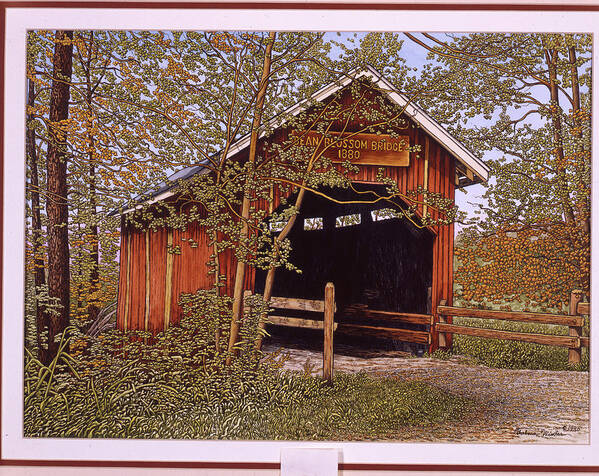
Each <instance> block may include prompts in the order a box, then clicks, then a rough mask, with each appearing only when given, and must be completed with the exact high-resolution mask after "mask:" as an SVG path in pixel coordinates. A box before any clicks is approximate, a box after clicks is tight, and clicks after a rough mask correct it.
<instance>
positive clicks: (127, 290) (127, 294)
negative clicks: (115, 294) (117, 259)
mask: <svg viewBox="0 0 599 476" xmlns="http://www.w3.org/2000/svg"><path fill="white" fill-rule="evenodd" d="M132 238H133V233H131V232H129V233H127V277H126V278H125V316H124V317H123V330H124V331H125V332H127V330H129V308H130V307H131V239H132Z"/></svg>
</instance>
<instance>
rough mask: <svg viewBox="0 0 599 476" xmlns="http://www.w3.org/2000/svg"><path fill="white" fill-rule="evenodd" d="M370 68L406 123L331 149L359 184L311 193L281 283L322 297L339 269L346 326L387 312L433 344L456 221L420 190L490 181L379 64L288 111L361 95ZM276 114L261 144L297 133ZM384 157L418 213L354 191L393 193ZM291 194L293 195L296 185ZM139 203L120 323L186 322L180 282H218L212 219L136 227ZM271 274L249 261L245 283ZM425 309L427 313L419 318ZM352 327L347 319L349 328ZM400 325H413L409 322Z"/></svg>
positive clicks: (234, 151)
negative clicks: (212, 263)
mask: <svg viewBox="0 0 599 476" xmlns="http://www.w3.org/2000/svg"><path fill="white" fill-rule="evenodd" d="M364 80H366V81H367V84H369V85H371V86H372V87H373V91H374V92H373V94H379V95H382V96H384V100H385V101H387V102H389V103H390V104H393V105H395V106H399V107H400V108H403V112H402V118H403V119H404V120H405V121H404V122H405V124H407V127H402V128H401V130H398V131H397V135H395V134H392V135H385V134H382V135H381V134H380V133H379V134H378V135H376V134H366V133H361V134H357V135H354V136H352V137H353V139H354V141H352V142H351V143H348V142H346V143H345V144H344V145H343V144H340V145H339V147H338V148H337V149H334V154H337V155H339V158H341V156H342V154H345V158H349V159H350V162H352V164H353V165H355V166H357V169H356V170H355V171H353V172H351V174H350V177H351V181H352V185H353V186H352V187H351V188H348V189H330V190H326V194H327V195H328V196H329V197H333V198H334V199H335V200H334V201H331V200H329V199H326V198H323V197H322V196H321V195H318V194H315V193H311V192H308V193H307V194H306V197H305V199H304V202H303V204H302V207H301V209H300V212H299V215H298V217H297V220H296V222H295V225H294V227H293V229H292V231H291V233H290V235H289V239H290V240H291V243H292V244H293V251H292V254H291V261H292V262H293V263H294V264H296V265H297V266H298V267H299V268H300V269H301V270H302V274H297V273H294V272H290V271H284V270H282V271H278V272H277V279H276V282H275V286H274V290H273V295H274V296H283V297H294V298H304V299H322V293H323V289H324V285H325V283H326V282H328V281H332V282H333V283H334V284H335V287H336V299H337V309H338V311H337V314H336V317H335V319H336V320H337V321H338V322H339V323H340V327H339V328H338V330H342V328H343V326H342V325H341V324H342V323H343V322H348V323H349V322H356V319H358V320H360V321H361V322H362V323H363V324H364V321H366V324H368V323H369V322H373V323H375V322H376V323H379V324H381V322H382V323H383V324H384V325H386V326H387V327H380V328H381V329H383V328H388V329H391V327H392V328H394V329H398V330H397V331H394V330H389V331H388V334H389V338H393V339H397V340H405V341H411V342H417V343H421V344H425V345H427V346H428V348H429V350H434V349H435V348H437V347H438V336H437V335H435V333H434V332H432V331H431V329H432V328H433V327H432V326H431V325H430V324H432V322H434V321H435V320H436V319H437V316H436V315H435V309H436V307H437V305H438V304H439V303H440V302H441V301H442V300H445V301H446V302H447V304H448V305H451V303H452V294H453V241H454V226H453V224H443V225H440V224H435V225H432V226H422V224H423V219H424V225H426V223H428V221H427V220H426V218H425V217H430V219H432V220H434V219H435V218H439V217H438V216H437V212H436V210H435V209H434V207H431V206H430V205H427V204H426V203H424V204H423V203H422V201H423V200H422V198H423V193H422V192H423V191H426V192H429V193H431V194H438V196H439V197H444V198H446V199H449V200H450V201H453V199H454V194H455V190H456V188H461V187H466V186H469V185H472V184H475V183H481V182H485V181H486V180H487V178H488V168H487V167H486V166H485V165H484V163H483V162H482V161H481V160H479V159H478V158H477V157H475V156H474V155H473V154H472V153H471V152H470V151H469V150H468V149H467V148H466V147H464V145H462V144H461V143H460V142H458V141H457V140H456V139H455V138H453V137H452V136H451V135H449V134H448V132H447V131H446V130H444V129H443V128H442V127H441V126H440V125H439V124H438V123H437V122H436V121H434V120H433V119H432V118H431V117H430V116H429V115H427V114H426V113H425V112H424V111H423V110H422V109H420V108H419V107H417V106H416V105H414V104H412V103H410V101H409V99H408V98H407V97H406V96H404V95H403V94H401V93H400V92H398V91H395V90H394V88H393V86H392V85H391V84H390V83H389V82H388V81H386V80H385V79H384V78H383V77H382V76H381V75H380V73H379V72H377V71H376V70H374V69H373V68H367V69H365V70H363V71H361V72H359V73H357V74H352V75H348V76H346V77H343V78H341V79H340V80H338V81H336V82H334V83H332V84H330V85H328V86H326V87H324V88H322V89H320V90H319V91H318V92H317V93H315V94H314V95H313V96H312V97H311V98H310V100H307V101H303V102H300V103H298V104H296V105H294V106H292V107H291V108H289V109H288V110H287V111H286V113H285V115H283V117H291V116H295V115H297V114H299V113H300V112H301V111H304V110H306V109H307V108H310V107H311V106H310V105H311V104H314V103H318V102H321V103H322V102H326V101H327V100H330V99H331V98H332V97H333V96H335V97H336V98H340V99H338V100H340V101H341V102H346V103H351V101H352V97H353V96H352V95H351V94H349V93H347V94H345V91H346V90H347V89H348V87H349V86H350V84H351V83H352V82H353V81H364ZM365 84H366V83H365ZM277 121H278V122H277ZM270 126H271V128H272V129H274V132H272V133H270V134H269V135H268V136H267V135H265V134H263V136H262V137H261V138H260V140H259V145H258V153H260V151H264V150H266V146H267V145H268V144H269V143H275V142H277V141H279V142H282V141H283V140H286V139H287V138H288V137H289V136H290V134H292V133H293V132H292V131H291V130H290V128H289V127H287V126H286V124H285V123H282V124H281V123H280V119H273V120H272V121H271V122H270ZM357 128H358V125H357V124H351V123H350V124H349V126H348V127H347V128H346V129H345V130H344V132H345V133H351V132H353V131H356V130H358V129H357ZM302 140H303V141H304V143H305V144H306V145H310V141H311V140H314V134H312V133H308V134H305V137H304V139H302ZM249 144H250V138H249V136H246V137H242V138H241V139H239V140H238V141H237V142H235V143H234V144H233V145H232V147H231V148H230V154H231V157H232V158H233V160H238V161H240V162H243V161H244V160H247V157H248V148H249ZM401 144H403V145H404V146H402V145H401ZM406 144H409V146H410V147H409V150H408V149H406V147H405V145H406ZM414 146H420V147H414ZM352 151H353V152H352ZM356 151H359V153H358V152H356ZM335 166H340V164H335ZM381 169H382V170H383V171H384V175H385V176H386V177H390V178H391V179H392V180H393V181H394V182H395V183H396V184H397V187H398V189H399V191H400V192H402V193H404V194H408V193H412V194H413V195H414V196H415V197H416V198H417V200H416V201H415V202H418V203H417V205H415V207H414V208H413V211H414V218H413V219H412V220H407V219H406V218H405V217H402V216H401V215H397V214H395V213H394V211H393V207H389V204H388V203H387V204H385V203H381V202H376V203H355V202H356V201H359V200H354V199H355V198H356V197H357V196H358V195H360V194H362V193H363V192H368V191H374V192H378V193H380V194H384V193H385V188H384V186H382V185H381V184H380V181H378V180H377V173H379V171H380V170H381ZM199 173H206V170H205V168H204V167H202V166H201V165H199V166H194V167H189V168H186V169H184V170H182V171H180V172H178V173H176V174H174V175H173V176H171V177H170V178H169V182H167V183H165V184H163V186H161V187H160V188H159V189H158V190H156V191H153V192H150V193H148V194H147V195H146V196H144V201H145V202H146V203H148V202H150V203H155V202H160V201H170V202H176V201H177V183H180V181H185V180H188V179H190V178H191V177H193V176H194V175H196V174H199ZM291 193H293V192H291ZM296 193H297V192H296ZM282 195H283V193H282V192H280V191H279V190H275V191H274V196H273V199H274V200H273V203H272V204H268V205H267V204H264V205H263V206H264V207H269V208H270V210H269V211H270V212H272V211H273V210H277V209H279V208H280V207H281V198H283V197H282ZM285 198H287V199H289V198H290V196H289V194H287V196H286V197H285ZM395 200H396V201H395V203H396V204H397V205H398V206H400V207H403V208H407V207H406V204H405V203H401V199H395ZM352 202H353V203H352ZM133 210H135V207H133V208H131V209H129V210H125V211H124V212H123V217H122V222H121V253H120V280H119V295H118V312H117V326H118V328H120V329H124V330H146V331H150V332H152V333H157V332H161V331H162V330H164V329H166V328H167V327H168V326H169V325H176V324H177V323H178V322H179V320H180V318H181V312H182V311H181V308H180V306H179V305H178V296H179V295H180V293H182V292H195V291H197V290H198V289H209V288H211V287H212V284H213V277H212V276H210V275H209V273H208V269H209V268H208V261H209V257H210V255H211V253H212V248H211V247H209V245H208V244H209V241H210V240H209V237H208V234H207V232H206V230H205V229H203V228H202V227H200V226H199V225H198V224H197V223H191V224H190V225H189V226H187V228H186V229H185V230H184V231H181V230H177V229H172V228H169V227H162V228H159V229H157V230H154V231H153V230H147V231H140V230H137V229H135V228H134V227H132V226H130V225H129V224H128V223H127V221H126V220H125V216H126V214H127V213H130V212H132V211H133ZM271 228H272V224H271ZM190 243H193V244H194V245H193V246H190V245H189V244H190ZM173 248H177V250H178V253H177V254H173V253H169V252H168V250H172V249H173ZM219 264H220V270H221V273H222V274H224V275H225V276H226V277H227V278H228V279H227V281H228V282H229V283H233V281H234V273H235V267H236V259H235V257H234V255H233V253H231V252H227V251H225V252H223V253H222V255H221V259H220V263H219ZM264 280H265V272H263V271H259V270H258V271H255V270H252V269H250V270H249V272H248V273H247V274H246V279H245V285H244V286H245V289H247V290H251V291H253V292H258V293H260V292H261V291H262V290H263V289H264ZM230 286H232V284H231V285H230ZM229 291H230V292H232V289H230V290H229ZM427 314H428V315H430V319H428V320H426V319H425V320H423V318H422V316H423V315H427ZM402 315H403V316H404V318H403V319H402V318H401V316H402ZM411 316H412V317H411ZM418 316H420V317H418ZM396 317H398V318H396ZM389 322H393V323H394V325H393V326H390V325H389ZM396 323H397V325H395V324H396ZM402 323H403V324H405V325H402ZM351 327H352V326H347V328H348V330H349V328H351ZM401 328H403V329H407V330H408V332H403V333H402V331H401V330H399V329H401ZM379 334H380V332H379ZM383 334H384V333H383ZM379 337H385V335H379Z"/></svg>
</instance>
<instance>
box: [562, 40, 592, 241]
mask: <svg viewBox="0 0 599 476" xmlns="http://www.w3.org/2000/svg"><path fill="white" fill-rule="evenodd" d="M568 61H569V63H570V82H571V83H572V112H573V115H574V125H575V126H576V131H575V132H574V137H575V139H576V141H577V144H576V151H577V152H579V153H583V157H582V158H580V157H579V158H578V159H577V161H576V165H577V168H578V169H579V170H580V171H583V170H584V168H585V166H586V164H585V158H584V145H583V144H582V123H583V121H582V117H581V116H580V112H581V110H580V81H579V80H578V67H577V66H576V61H577V59H576V48H575V47H574V46H570V47H569V48H568ZM588 205H590V204H588ZM586 206H587V204H586V203H585V204H584V205H583V207H585V208H586ZM579 216H582V217H583V218H582V229H583V231H584V233H590V231H591V221H590V220H591V218H590V213H586V212H584V211H583V213H580V214H579Z"/></svg>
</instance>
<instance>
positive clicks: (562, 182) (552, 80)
mask: <svg viewBox="0 0 599 476" xmlns="http://www.w3.org/2000/svg"><path fill="white" fill-rule="evenodd" d="M557 55H558V52H557V50H555V49H551V50H549V49H545V59H546V61H547V67H548V70H549V92H550V95H551V123H552V124H551V125H552V128H553V146H554V148H555V157H556V162H557V164H556V167H555V169H556V172H557V173H556V175H557V179H558V180H557V183H558V190H559V192H558V193H559V195H560V201H561V204H562V210H563V213H564V218H565V220H566V223H569V224H573V223H574V212H573V210H572V204H571V203H570V193H569V192H568V181H567V177H566V161H565V157H564V145H563V139H562V133H563V129H562V120H561V108H560V104H559V89H558V84H557Z"/></svg>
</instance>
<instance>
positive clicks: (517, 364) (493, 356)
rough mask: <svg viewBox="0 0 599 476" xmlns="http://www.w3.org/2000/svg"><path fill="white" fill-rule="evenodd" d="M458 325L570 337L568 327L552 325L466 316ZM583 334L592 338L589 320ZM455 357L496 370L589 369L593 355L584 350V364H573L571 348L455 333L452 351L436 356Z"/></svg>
mask: <svg viewBox="0 0 599 476" xmlns="http://www.w3.org/2000/svg"><path fill="white" fill-rule="evenodd" d="M454 324H458V325H464V326H473V327H481V328H485V329H499V330H506V331H515V332H527V333H536V334H550V335H568V328H567V327H565V326H555V325H548V324H532V323H525V322H511V321H501V320H491V319H475V318H465V317H457V318H455V319H454ZM583 332H584V335H588V320H587V323H586V326H585V328H584V330H583ZM451 354H455V355H463V356H468V357H471V358H472V359H473V360H474V361H475V362H477V363H479V364H482V365H487V366H489V367H496V368H509V369H541V370H581V371H588V370H589V352H588V349H586V348H583V350H582V360H581V363H580V364H577V365H571V364H569V363H568V349H567V348H565V347H554V346H548V345H541V344H531V343H527V342H517V341H508V340H498V339H483V338H480V337H472V336H463V335H458V334H454V337H453V348H452V350H451V352H450V353H444V352H437V353H435V354H434V355H436V356H437V357H441V358H443V357H446V356H448V355H451Z"/></svg>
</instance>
